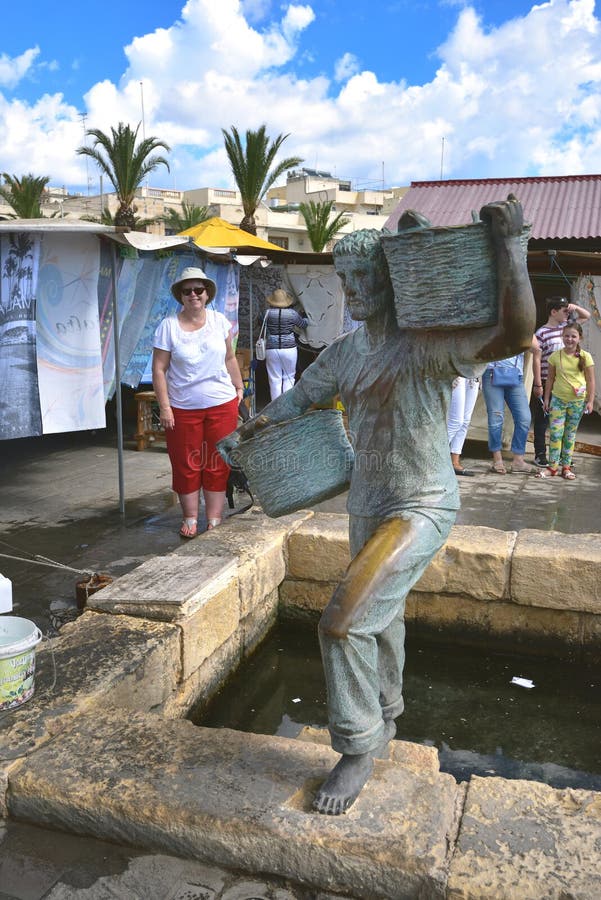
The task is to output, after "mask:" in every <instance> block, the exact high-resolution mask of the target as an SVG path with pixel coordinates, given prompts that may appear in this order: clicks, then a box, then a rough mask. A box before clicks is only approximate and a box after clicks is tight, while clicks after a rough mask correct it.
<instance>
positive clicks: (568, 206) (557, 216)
mask: <svg viewBox="0 0 601 900" xmlns="http://www.w3.org/2000/svg"><path fill="white" fill-rule="evenodd" d="M510 193H512V194H515V196H516V197H517V198H518V200H519V201H520V202H521V204H522V207H523V209H524V217H525V220H526V222H529V223H530V224H531V225H532V234H531V238H532V239H534V240H551V239H555V240H561V239H569V238H577V239H587V238H598V237H600V236H601V175H563V176H557V177H548V178H542V177H540V178H482V179H473V180H470V179H465V180H457V181H413V182H411V187H410V188H409V190H408V191H407V193H406V194H405V195H404V196H403V198H402V199H401V200H400V202H399V205H398V206H397V208H396V209H395V211H394V212H393V213H392V214H391V216H390V217H389V218H388V219H387V221H386V225H385V226H384V227H385V228H387V229H388V230H389V231H396V229H397V223H398V220H399V218H400V217H401V215H402V213H403V212H404V211H405V210H406V209H415V210H417V212H420V213H421V214H422V215H424V216H425V217H426V218H427V219H429V220H430V222H431V223H432V224H433V225H465V224H467V223H469V222H471V221H472V210H476V211H477V212H479V211H480V209H481V207H482V206H484V205H485V204H486V203H491V202H493V201H495V200H502V199H504V198H505V197H507V195H508V194H510Z"/></svg>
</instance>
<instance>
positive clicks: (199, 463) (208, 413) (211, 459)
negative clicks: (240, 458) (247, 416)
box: [165, 397, 238, 494]
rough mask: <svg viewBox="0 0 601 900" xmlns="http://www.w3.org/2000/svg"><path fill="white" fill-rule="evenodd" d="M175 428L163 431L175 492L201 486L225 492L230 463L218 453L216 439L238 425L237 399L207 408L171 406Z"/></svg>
mask: <svg viewBox="0 0 601 900" xmlns="http://www.w3.org/2000/svg"><path fill="white" fill-rule="evenodd" d="M173 415H174V418H175V428H171V429H168V430H167V431H166V433H165V436H166V439H167V450H168V451H169V459H170V461H171V469H172V471H173V483H172V485H173V490H174V491H175V492H176V494H191V493H193V491H198V490H200V488H205V489H206V490H207V491H225V489H226V487H227V480H228V477H229V474H230V469H229V466H228V465H226V463H225V462H224V461H223V459H222V458H221V456H220V455H219V451H218V450H217V447H216V444H217V441H219V440H221V438H223V437H225V436H226V434H230V432H232V431H234V430H235V428H236V427H237V425H238V399H237V397H234V398H233V400H228V402H227V403H221V404H220V405H219V406H210V407H208V409H176V408H175V407H174V408H173Z"/></svg>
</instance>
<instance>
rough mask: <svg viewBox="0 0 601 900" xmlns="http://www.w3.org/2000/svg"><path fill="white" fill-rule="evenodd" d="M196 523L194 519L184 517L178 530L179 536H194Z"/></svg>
mask: <svg viewBox="0 0 601 900" xmlns="http://www.w3.org/2000/svg"><path fill="white" fill-rule="evenodd" d="M197 525H198V522H197V520H196V519H187V518H184V520H183V521H182V524H181V528H180V530H179V536H180V537H183V538H187V539H189V538H194V537H196V530H197Z"/></svg>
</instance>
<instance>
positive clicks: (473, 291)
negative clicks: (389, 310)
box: [381, 222, 530, 328]
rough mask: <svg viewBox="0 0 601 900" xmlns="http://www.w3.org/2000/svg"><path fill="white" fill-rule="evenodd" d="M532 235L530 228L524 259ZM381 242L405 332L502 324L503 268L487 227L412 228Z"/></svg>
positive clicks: (525, 234) (526, 232) (522, 239)
mask: <svg viewBox="0 0 601 900" xmlns="http://www.w3.org/2000/svg"><path fill="white" fill-rule="evenodd" d="M529 234H530V226H526V227H524V229H523V230H522V234H521V236H520V242H521V244H522V247H523V250H524V259H525V258H526V251H527V246H528V236H529ZM381 241H382V247H383V249H384V254H385V256H386V260H387V262H388V269H389V272H390V280H391V282H392V287H393V290H394V302H395V309H396V317H397V322H398V324H399V325H400V326H401V327H402V328H473V327H474V326H483V325H494V324H496V322H497V321H498V316H499V312H498V306H497V268H496V259H495V253H494V249H493V245H492V239H491V233H490V225H489V224H488V223H487V222H474V223H473V224H471V225H454V226H448V227H440V228H432V227H430V228H410V229H407V230H405V231H400V232H399V233H398V234H390V235H388V234H384V235H382V237H381Z"/></svg>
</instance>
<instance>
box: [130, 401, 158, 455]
mask: <svg viewBox="0 0 601 900" xmlns="http://www.w3.org/2000/svg"><path fill="white" fill-rule="evenodd" d="M134 399H135V401H136V403H137V404H138V415H137V422H136V434H135V439H136V450H146V448H147V447H148V444H150V443H153V442H154V441H164V440H165V430H164V429H163V428H161V425H160V422H159V405H158V403H157V398H156V394H155V392H154V391H139V392H138V393H137V394H134Z"/></svg>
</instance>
